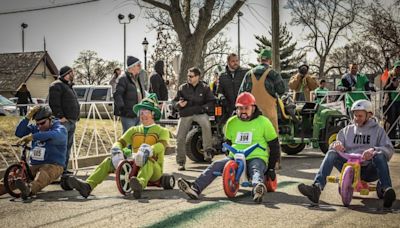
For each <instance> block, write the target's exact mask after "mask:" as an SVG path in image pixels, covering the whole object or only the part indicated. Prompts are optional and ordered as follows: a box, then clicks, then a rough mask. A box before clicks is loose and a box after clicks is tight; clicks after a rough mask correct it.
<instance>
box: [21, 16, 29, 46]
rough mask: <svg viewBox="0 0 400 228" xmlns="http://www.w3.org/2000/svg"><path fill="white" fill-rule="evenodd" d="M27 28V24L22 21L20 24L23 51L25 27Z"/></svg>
mask: <svg viewBox="0 0 400 228" xmlns="http://www.w3.org/2000/svg"><path fill="white" fill-rule="evenodd" d="M26 28H28V24H26V23H22V24H21V29H22V52H25V33H24V31H25V29H26Z"/></svg>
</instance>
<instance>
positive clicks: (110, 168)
mask: <svg viewBox="0 0 400 228" xmlns="http://www.w3.org/2000/svg"><path fill="white" fill-rule="evenodd" d="M133 111H134V112H135V114H136V115H138V116H139V119H140V122H141V125H138V126H133V127H131V128H129V129H128V130H127V131H126V132H125V133H124V134H123V135H122V137H121V138H119V139H118V141H117V142H115V143H114V145H113V146H112V148H111V157H108V158H106V159H105V160H104V161H103V162H102V163H101V164H100V165H99V166H98V167H97V168H96V170H95V171H94V173H92V175H90V176H89V178H88V179H87V180H86V181H82V180H80V179H77V178H76V177H69V178H68V182H69V185H70V186H72V187H73V188H75V189H76V190H78V191H79V193H80V194H81V195H82V196H83V197H85V198H87V197H88V196H89V194H90V192H91V191H93V189H94V188H95V187H96V186H97V185H98V184H100V183H101V182H103V180H105V179H106V178H107V176H108V174H109V173H112V172H114V171H115V170H116V169H117V167H118V164H119V163H120V162H121V161H122V160H124V159H125V157H132V154H130V153H129V152H128V153H126V152H125V151H128V150H124V152H123V149H124V148H127V147H128V146H129V145H131V147H132V151H133V157H134V159H135V164H136V165H137V166H139V167H140V170H139V172H138V174H137V176H133V177H131V179H130V181H129V183H130V187H131V189H132V191H133V196H134V197H135V198H140V197H141V193H142V190H143V189H144V188H145V187H146V186H147V183H148V182H149V181H157V180H159V179H160V178H161V176H162V174H163V165H164V152H165V148H166V147H167V145H168V141H169V131H168V130H167V129H166V128H163V127H161V126H160V125H158V124H156V123H155V121H157V120H159V119H160V118H161V111H160V109H159V108H158V101H157V96H156V95H155V94H154V93H151V94H150V95H149V96H148V97H146V98H144V99H143V100H142V101H141V102H140V103H138V104H136V105H135V106H134V107H133ZM124 153H125V154H124Z"/></svg>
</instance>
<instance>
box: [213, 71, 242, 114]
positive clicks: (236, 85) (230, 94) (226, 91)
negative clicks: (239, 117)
mask: <svg viewBox="0 0 400 228" xmlns="http://www.w3.org/2000/svg"><path fill="white" fill-rule="evenodd" d="M247 71H249V69H245V68H241V67H239V68H238V69H236V70H235V71H234V72H230V71H229V68H228V67H226V68H225V72H223V73H222V74H221V75H220V76H219V79H218V80H219V82H218V90H217V93H218V94H222V95H224V97H225V99H226V105H227V107H226V112H225V111H224V113H226V114H228V115H229V116H230V115H231V114H232V112H233V111H234V110H235V103H236V98H237V96H238V93H239V89H240V85H241V84H242V81H243V78H244V76H245V75H246V73H247ZM232 75H233V77H232Z"/></svg>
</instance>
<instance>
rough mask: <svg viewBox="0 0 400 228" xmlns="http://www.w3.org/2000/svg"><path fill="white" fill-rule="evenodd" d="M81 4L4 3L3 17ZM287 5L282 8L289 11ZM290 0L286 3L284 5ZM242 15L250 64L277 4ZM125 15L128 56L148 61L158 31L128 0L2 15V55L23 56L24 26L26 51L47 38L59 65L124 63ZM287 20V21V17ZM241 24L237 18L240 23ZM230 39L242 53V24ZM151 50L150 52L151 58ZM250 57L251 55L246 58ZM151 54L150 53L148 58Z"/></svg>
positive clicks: (260, 0)
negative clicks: (95, 59)
mask: <svg viewBox="0 0 400 228" xmlns="http://www.w3.org/2000/svg"><path fill="white" fill-rule="evenodd" d="M78 1H79V0H64V1H61V0H35V1H32V0H0V13H2V12H9V11H13V10H24V9H33V8H38V7H47V6H53V5H54V4H60V3H69V2H71V3H72V2H78ZM282 2H283V1H281V5H280V7H281V8H282V7H283V3H282ZM284 2H286V1H284ZM247 4H249V5H250V7H247V6H244V7H243V8H242V12H243V13H244V16H243V17H241V47H242V50H241V53H242V54H245V56H244V57H245V59H247V60H248V61H250V62H255V61H256V55H255V54H254V53H252V49H254V48H255V47H256V42H255V39H254V36H253V35H254V34H267V29H268V28H269V27H270V26H271V5H270V1H266V0H248V1H247ZM119 13H122V14H125V15H127V14H129V13H133V14H134V15H135V16H136V18H135V19H134V20H133V21H131V23H130V24H128V25H127V51H126V52H127V55H134V56H136V57H138V58H140V59H143V58H144V54H143V47H142V45H141V43H142V41H143V38H144V37H147V40H148V41H149V43H150V45H149V46H151V45H152V44H154V43H155V34H156V33H155V31H150V30H149V29H148V28H147V27H146V25H147V24H148V23H149V22H148V21H147V20H146V19H144V14H145V13H144V12H143V11H142V12H141V10H140V8H138V7H136V6H134V5H133V4H132V3H126V0H101V1H98V2H93V3H87V4H81V5H75V6H68V7H62V8H54V9H47V10H41V11H33V12H23V13H14V14H5V15H1V14H0V29H1V33H0V53H10V52H21V51H22V38H21V37H22V35H21V27H20V25H21V23H23V22H25V23H27V24H28V28H26V29H25V51H38V50H43V37H46V46H47V50H48V52H49V54H50V56H51V57H52V58H53V61H54V62H55V64H56V65H57V67H59V68H60V67H62V66H63V65H72V64H73V60H74V59H76V58H77V57H78V55H79V52H80V51H82V50H93V51H96V52H97V53H98V54H99V56H100V57H102V58H105V59H107V60H117V61H120V62H123V25H121V24H119V22H118V19H117V15H118V14H119ZM282 18H283V19H282ZM288 18H289V17H288V12H287V11H286V10H281V20H286V21H287V20H288ZM235 23H236V19H235ZM227 35H228V36H229V37H230V38H231V41H232V43H231V44H232V45H231V46H232V47H234V48H235V50H237V24H231V25H230V26H229V30H228V33H227ZM151 52H152V50H151V49H150V50H149V52H148V53H150V54H151ZM246 54H247V55H246ZM148 55H149V54H148Z"/></svg>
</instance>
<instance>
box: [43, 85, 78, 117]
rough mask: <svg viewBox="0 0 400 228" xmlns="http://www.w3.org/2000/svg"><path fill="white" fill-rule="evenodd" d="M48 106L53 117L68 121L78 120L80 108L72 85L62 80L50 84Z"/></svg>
mask: <svg viewBox="0 0 400 228" xmlns="http://www.w3.org/2000/svg"><path fill="white" fill-rule="evenodd" d="M49 105H50V108H51V110H52V111H53V115H54V116H55V117H57V118H62V117H65V118H67V119H69V120H78V119H79V112H80V106H79V102H78V98H77V97H76V93H75V91H74V90H73V89H72V85H70V84H68V81H65V80H64V79H63V78H59V79H58V80H56V81H54V82H53V83H51V85H50V88H49Z"/></svg>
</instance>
